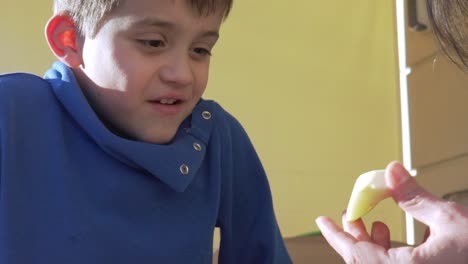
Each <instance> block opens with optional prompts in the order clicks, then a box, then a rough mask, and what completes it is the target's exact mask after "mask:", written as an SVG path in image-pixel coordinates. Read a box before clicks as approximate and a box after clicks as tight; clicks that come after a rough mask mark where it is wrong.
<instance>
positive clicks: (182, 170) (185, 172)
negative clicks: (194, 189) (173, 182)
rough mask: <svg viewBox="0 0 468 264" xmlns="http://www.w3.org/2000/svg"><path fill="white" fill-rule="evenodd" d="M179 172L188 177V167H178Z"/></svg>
mask: <svg viewBox="0 0 468 264" xmlns="http://www.w3.org/2000/svg"><path fill="white" fill-rule="evenodd" d="M180 172H181V173H182V174H183V175H188V174H189V167H188V166H187V165H185V164H183V165H182V166H180Z"/></svg>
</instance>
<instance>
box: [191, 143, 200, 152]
mask: <svg viewBox="0 0 468 264" xmlns="http://www.w3.org/2000/svg"><path fill="white" fill-rule="evenodd" d="M193 148H194V149H195V150H196V151H201V150H202V146H201V145H200V144H198V143H196V142H195V143H193Z"/></svg>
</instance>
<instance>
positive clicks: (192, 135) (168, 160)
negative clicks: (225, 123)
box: [44, 62, 213, 192]
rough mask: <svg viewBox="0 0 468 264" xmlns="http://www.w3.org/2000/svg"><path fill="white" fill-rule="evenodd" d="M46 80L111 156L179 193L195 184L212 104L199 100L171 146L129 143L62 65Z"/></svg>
mask: <svg viewBox="0 0 468 264" xmlns="http://www.w3.org/2000/svg"><path fill="white" fill-rule="evenodd" d="M44 78H45V79H46V80H47V81H48V82H49V83H50V84H51V86H52V89H53V92H54V93H55V95H56V97H57V98H58V100H59V101H60V102H61V104H62V105H63V107H64V108H65V109H66V111H67V112H68V113H69V114H70V116H71V118H72V119H74V120H75V121H76V123H78V124H79V126H80V127H81V128H82V129H83V131H84V133H86V134H88V135H89V136H90V137H91V138H92V139H93V141H94V142H95V143H96V144H97V145H98V146H99V147H100V148H101V149H102V150H103V151H105V152H106V153H107V154H108V155H110V156H112V157H113V158H115V159H117V160H119V161H120V162H123V163H125V164H127V165H128V166H131V167H134V168H135V169H139V170H143V171H145V172H147V173H149V174H151V175H153V176H154V177H156V178H157V179H159V180H161V181H162V182H164V183H165V184H167V185H168V186H169V187H171V188H172V189H173V190H175V191H177V192H183V191H185V190H186V188H187V187H188V186H189V184H190V183H191V182H192V180H193V178H194V177H195V175H196V174H197V171H198V169H199V168H200V166H201V164H202V162H203V159H204V157H205V154H206V146H207V144H208V142H209V139H210V134H211V131H212V122H213V119H212V116H211V115H212V104H210V103H209V102H208V101H204V100H202V99H201V100H200V102H199V103H198V104H197V106H196V107H195V108H194V110H193V112H192V115H191V116H189V117H188V118H187V120H185V121H184V122H183V124H184V126H181V127H179V130H178V132H177V134H176V136H175V138H174V139H173V141H172V142H171V143H170V144H167V145H158V144H151V143H145V142H140V141H132V140H128V139H125V138H122V137H119V136H117V135H115V134H114V133H112V132H111V131H110V130H109V129H107V128H106V127H105V126H104V124H103V123H102V122H101V121H100V120H99V118H98V116H97V115H96V113H95V112H94V111H93V109H92V108H91V106H90V105H89V103H88V101H87V100H86V98H85V96H84V94H83V93H82V91H81V89H80V88H79V85H78V82H77V80H76V78H75V76H74V74H73V72H72V71H71V69H70V68H68V67H67V66H66V65H64V64H63V63H61V62H56V63H54V65H53V67H52V68H51V69H50V70H48V71H47V72H46V74H45V77H44ZM184 127H185V128H184Z"/></svg>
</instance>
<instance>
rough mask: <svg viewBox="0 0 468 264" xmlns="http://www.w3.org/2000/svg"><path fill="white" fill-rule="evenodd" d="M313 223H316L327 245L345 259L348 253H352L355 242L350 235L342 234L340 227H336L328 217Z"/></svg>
mask: <svg viewBox="0 0 468 264" xmlns="http://www.w3.org/2000/svg"><path fill="white" fill-rule="evenodd" d="M315 223H317V226H318V227H319V229H320V231H321V232H322V235H323V236H324V237H325V239H326V240H327V242H328V244H330V246H332V247H333V249H335V251H336V252H338V254H340V255H341V256H342V257H343V258H345V259H346V257H347V256H348V255H349V254H350V252H352V248H353V246H354V245H355V244H356V242H357V240H356V239H355V238H354V237H353V236H351V235H350V234H348V233H346V232H344V231H343V229H342V228H341V227H339V226H338V225H336V224H335V222H334V221H333V220H332V219H330V218H328V217H325V216H320V217H318V218H317V219H315Z"/></svg>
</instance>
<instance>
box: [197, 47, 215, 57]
mask: <svg viewBox="0 0 468 264" xmlns="http://www.w3.org/2000/svg"><path fill="white" fill-rule="evenodd" d="M193 51H194V52H195V53H197V54H199V55H202V56H211V51H210V50H208V49H205V48H194V49H193Z"/></svg>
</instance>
